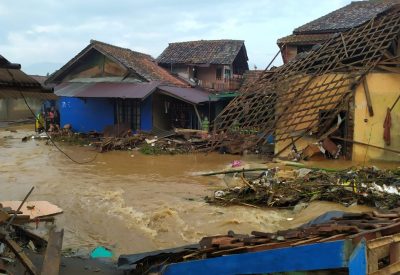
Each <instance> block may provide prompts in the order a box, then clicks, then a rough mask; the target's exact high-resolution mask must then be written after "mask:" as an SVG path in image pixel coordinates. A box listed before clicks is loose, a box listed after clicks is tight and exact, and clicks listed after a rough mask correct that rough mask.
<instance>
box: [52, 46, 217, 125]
mask: <svg viewBox="0 0 400 275" xmlns="http://www.w3.org/2000/svg"><path fill="white" fill-rule="evenodd" d="M46 83H47V84H51V85H55V88H54V89H55V94H56V95H58V96H59V101H58V108H59V112H60V124H61V127H62V126H64V125H65V124H71V126H72V129H73V130H74V131H76V132H90V131H97V132H103V131H104V129H105V128H106V127H107V126H110V125H124V126H126V127H128V128H130V129H132V130H134V131H137V130H142V131H152V130H170V129H172V128H175V127H176V128H191V129H199V128H200V125H201V119H202V116H205V115H206V114H207V106H209V104H208V102H209V101H210V97H209V92H207V91H205V90H202V89H199V88H192V87H190V86H189V85H188V84H187V82H185V81H183V80H181V79H179V78H178V77H175V76H173V75H172V74H171V73H169V72H168V71H167V70H165V69H164V68H162V67H160V66H158V65H157V63H156V62H155V61H154V59H153V58H152V57H151V56H150V55H147V54H143V53H139V52H135V51H132V50H130V49H126V48H121V47H117V46H113V45H110V44H106V43H103V42H99V41H95V40H91V41H90V44H89V45H88V46H87V47H86V48H84V49H83V50H82V51H81V52H80V53H78V54H77V55H76V56H75V57H74V58H72V59H71V60H70V61H69V62H68V63H66V64H65V65H64V66H63V67H62V68H60V69H59V70H58V71H56V72H55V73H54V74H52V75H51V76H50V77H49V79H48V80H47V81H46Z"/></svg>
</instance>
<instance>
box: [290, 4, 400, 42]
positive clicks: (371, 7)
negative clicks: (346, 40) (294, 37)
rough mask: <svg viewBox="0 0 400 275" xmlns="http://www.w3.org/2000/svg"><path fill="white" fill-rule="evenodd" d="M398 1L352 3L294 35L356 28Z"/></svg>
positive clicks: (302, 28)
mask: <svg viewBox="0 0 400 275" xmlns="http://www.w3.org/2000/svg"><path fill="white" fill-rule="evenodd" d="M399 3H400V1H399V0H371V1H353V2H351V3H350V4H348V5H347V6H344V7H343V8H340V9H338V10H335V11H333V12H331V13H328V14H327V15H324V16H322V17H320V18H318V19H316V20H314V21H311V22H309V23H307V24H305V25H303V26H300V27H298V28H296V29H295V30H294V31H293V33H294V34H305V33H324V32H337V31H343V30H347V29H350V28H354V27H357V26H359V25H361V24H363V23H365V22H367V21H368V20H371V19H372V18H373V17H375V16H376V15H378V14H380V13H382V12H384V11H386V10H388V9H389V8H390V7H392V6H393V5H395V4H399Z"/></svg>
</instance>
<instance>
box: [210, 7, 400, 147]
mask: <svg viewBox="0 0 400 275" xmlns="http://www.w3.org/2000/svg"><path fill="white" fill-rule="evenodd" d="M399 31H400V5H396V6H393V7H392V8H391V9H390V10H388V11H386V12H384V13H382V14H380V15H379V16H377V17H376V18H372V19H371V20H370V21H368V22H366V23H364V24H363V25H361V26H359V27H356V28H353V29H350V30H349V31H346V32H344V33H341V34H337V35H335V36H334V37H333V38H331V39H330V40H328V41H327V42H325V43H324V44H322V45H321V46H320V47H315V48H314V49H313V50H312V51H311V52H309V53H308V54H306V55H302V56H300V57H298V58H297V59H295V60H294V61H291V62H289V63H287V64H285V65H283V66H281V67H279V68H277V69H276V70H274V73H272V74H271V73H270V72H269V71H264V72H263V74H262V75H261V77H260V78H259V79H258V80H257V81H255V82H254V83H253V85H251V86H249V87H248V88H247V89H246V90H245V91H243V93H242V94H240V95H239V96H238V97H237V98H235V99H234V100H233V101H231V102H230V104H229V105H228V106H227V107H226V108H225V109H224V110H223V111H222V112H221V113H220V115H219V116H218V117H217V118H216V119H215V121H214V131H215V132H216V133H220V132H225V133H227V132H232V131H236V132H238V131H239V132H252V133H257V135H258V138H259V142H260V141H262V140H264V138H265V137H267V136H269V135H274V136H275V140H276V141H282V140H290V139H294V138H297V139H298V138H300V137H303V136H305V135H308V134H310V133H315V132H318V128H319V127H321V126H322V128H323V127H328V126H329V125H331V124H332V122H333V121H334V120H335V119H336V117H337V115H338V114H339V112H340V110H342V109H343V108H345V106H347V104H348V103H349V100H350V99H351V98H352V96H353V91H354V89H355V87H357V86H358V84H359V83H360V82H361V81H362V79H363V77H364V76H365V75H366V74H367V73H368V72H370V71H371V70H373V69H377V70H386V71H392V72H393V71H395V72H400V70H399V68H398V67H397V66H398V64H400V59H399V56H398V52H397V49H398V48H399V44H400V41H399V40H400V39H399ZM321 110H331V112H327V113H325V114H324V115H323V116H322V117H321V119H320V121H324V123H323V125H320V124H319V122H318V119H317V118H318V117H319V116H320V115H321V114H320V111H321ZM223 140H224V135H218V136H217V135H216V136H215V137H214V139H213V140H212V141H211V143H210V146H211V147H217V146H220V145H221V144H222V142H223Z"/></svg>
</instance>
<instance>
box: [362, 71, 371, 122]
mask: <svg viewBox="0 0 400 275" xmlns="http://www.w3.org/2000/svg"><path fill="white" fill-rule="evenodd" d="M363 86H364V92H365V98H366V99H367V106H368V113H369V116H374V109H373V108H372V100H371V94H370V92H369V88H368V82H367V79H366V77H364V78H363Z"/></svg>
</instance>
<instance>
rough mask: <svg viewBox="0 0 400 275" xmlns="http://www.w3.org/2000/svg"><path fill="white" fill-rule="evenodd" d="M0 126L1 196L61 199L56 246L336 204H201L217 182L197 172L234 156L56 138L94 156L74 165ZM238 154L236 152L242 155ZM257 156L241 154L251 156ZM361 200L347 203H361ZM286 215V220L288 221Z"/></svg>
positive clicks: (210, 228) (141, 237)
mask: <svg viewBox="0 0 400 275" xmlns="http://www.w3.org/2000/svg"><path fill="white" fill-rule="evenodd" d="M16 129H17V132H16V133H15V132H10V131H8V130H6V129H0V148H1V150H0V161H1V165H0V182H1V192H0V200H22V198H23V197H24V195H25V194H26V193H27V192H28V191H29V189H30V187H31V186H35V190H34V192H33V193H32V195H31V197H30V200H47V201H49V202H51V203H54V204H56V205H58V206H59V207H61V208H62V209H63V210H64V213H63V214H61V215H59V216H57V226H58V227H61V228H64V230H65V236H64V243H63V248H73V249H76V248H85V249H91V248H93V247H95V246H98V245H104V246H107V247H109V248H111V249H112V250H113V251H114V252H115V253H116V255H119V254H122V253H136V252H143V251H150V250H155V249H163V248H170V247H174V246H180V245H184V244H190V243H196V242H198V241H199V240H200V239H201V238H202V237H204V236H207V235H216V234H226V232H227V231H228V230H234V231H235V232H237V233H250V232H251V231H252V230H258V231H276V230H279V229H284V228H288V227H290V226H297V225H298V224H300V223H302V222H306V221H308V220H309V219H311V218H314V217H316V216H318V215H319V214H321V213H323V212H325V211H327V210H333V209H340V210H343V208H344V207H342V206H340V205H337V204H323V203H321V205H323V207H320V205H319V203H313V204H312V205H311V206H310V207H309V208H307V209H306V210H304V211H305V212H303V213H302V212H300V213H298V214H294V213H292V211H289V210H273V209H272V210H266V209H256V208H249V207H242V206H231V207H218V206H212V205H209V204H206V203H205V202H204V197H205V196H207V195H212V194H213V192H214V191H215V190H218V188H223V187H225V186H224V183H223V180H222V179H221V178H218V177H201V176H198V175H196V173H199V172H208V171H216V170H222V169H225V168H226V167H228V166H229V165H230V163H231V162H232V161H233V160H234V159H237V158H238V156H230V155H220V154H208V155H204V154H192V155H175V156H165V155H163V156H146V155H142V154H140V153H139V152H137V151H119V152H108V153H103V154H97V153H95V152H93V151H91V149H89V148H88V147H78V146H74V147H72V146H62V148H63V150H65V151H66V152H67V153H68V154H69V155H70V156H71V157H72V158H74V159H76V160H79V161H87V160H91V159H93V158H95V159H94V161H92V162H90V163H88V164H84V165H79V164H76V163H73V162H72V161H71V160H69V159H67V158H66V157H65V156H64V155H63V154H61V153H60V152H59V151H58V150H57V149H56V148H55V147H54V146H51V145H46V144H45V141H40V140H29V141H28V142H21V138H22V137H24V136H26V135H28V134H33V132H32V131H31V130H30V129H29V128H28V127H27V126H22V127H17V128H16ZM242 160H243V159H242ZM255 160H257V159H244V160H243V161H244V162H246V161H247V162H250V161H251V162H254V161H255ZM362 210H365V208H354V209H353V211H362ZM288 220H291V221H290V223H289V222H288Z"/></svg>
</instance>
